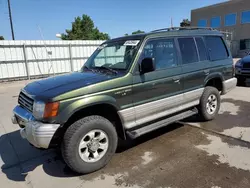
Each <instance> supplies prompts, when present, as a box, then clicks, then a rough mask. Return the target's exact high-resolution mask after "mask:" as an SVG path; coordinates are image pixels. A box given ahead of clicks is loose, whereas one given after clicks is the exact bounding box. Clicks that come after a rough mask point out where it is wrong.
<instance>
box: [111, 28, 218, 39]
mask: <svg viewBox="0 0 250 188" xmlns="http://www.w3.org/2000/svg"><path fill="white" fill-rule="evenodd" d="M197 35H216V36H222V35H223V34H222V33H221V32H220V31H218V30H215V29H213V28H207V27H171V28H163V29H158V30H154V31H151V32H148V33H142V34H136V35H128V36H123V37H118V38H114V39H111V40H109V41H108V42H115V41H120V40H141V39H143V38H145V37H147V36H150V37H154V36H197Z"/></svg>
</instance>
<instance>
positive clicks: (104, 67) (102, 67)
mask: <svg viewBox="0 0 250 188" xmlns="http://www.w3.org/2000/svg"><path fill="white" fill-rule="evenodd" d="M98 68H100V69H105V70H108V71H110V72H112V73H115V74H118V72H117V71H116V70H114V69H111V68H109V67H106V66H100V67H98Z"/></svg>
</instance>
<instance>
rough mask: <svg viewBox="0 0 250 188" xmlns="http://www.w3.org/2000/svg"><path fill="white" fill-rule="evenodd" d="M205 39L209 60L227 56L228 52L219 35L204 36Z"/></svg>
mask: <svg viewBox="0 0 250 188" xmlns="http://www.w3.org/2000/svg"><path fill="white" fill-rule="evenodd" d="M205 41H206V44H207V48H208V51H209V56H210V60H211V61H216V60H222V59H226V58H228V55H229V54H228V51H227V49H226V46H225V44H224V42H223V40H222V38H221V37H217V36H209V37H205Z"/></svg>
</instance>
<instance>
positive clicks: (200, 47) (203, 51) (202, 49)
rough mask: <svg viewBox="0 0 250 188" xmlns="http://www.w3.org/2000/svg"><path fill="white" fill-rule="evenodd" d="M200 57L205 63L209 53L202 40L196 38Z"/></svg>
mask: <svg viewBox="0 0 250 188" xmlns="http://www.w3.org/2000/svg"><path fill="white" fill-rule="evenodd" d="M195 40H196V44H197V48H198V52H199V56H200V61H205V60H207V52H206V46H205V43H204V41H203V39H202V38H200V37H197V38H195Z"/></svg>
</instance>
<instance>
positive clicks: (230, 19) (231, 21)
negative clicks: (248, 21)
mask: <svg viewBox="0 0 250 188" xmlns="http://www.w3.org/2000/svg"><path fill="white" fill-rule="evenodd" d="M235 24H236V14H228V15H226V16H225V26H232V25H235Z"/></svg>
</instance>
